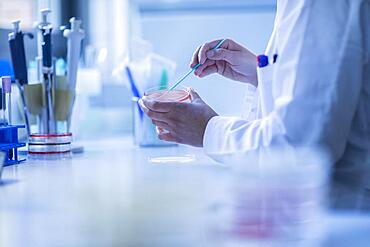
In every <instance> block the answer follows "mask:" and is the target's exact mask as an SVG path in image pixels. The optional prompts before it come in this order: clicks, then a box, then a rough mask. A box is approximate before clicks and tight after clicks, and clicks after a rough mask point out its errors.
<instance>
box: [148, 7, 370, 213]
mask: <svg viewBox="0 0 370 247" xmlns="http://www.w3.org/2000/svg"><path fill="white" fill-rule="evenodd" d="M245 31H246V32H247V30H245ZM218 42H219V40H215V41H211V42H208V43H205V44H203V45H201V46H200V47H199V48H198V49H197V50H196V51H195V54H194V56H193V59H192V63H191V67H193V66H195V65H196V64H197V63H198V62H200V63H201V64H202V65H201V66H200V67H199V68H197V69H196V70H195V75H197V76H199V77H205V76H207V75H210V74H213V73H218V74H220V75H222V76H224V77H227V78H230V79H232V80H235V81H240V82H245V83H246V87H247V92H246V93H247V97H246V98H247V99H249V101H248V102H247V104H246V106H245V108H246V109H245V110H246V111H247V113H248V114H247V116H246V117H244V118H241V117H222V116H218V114H217V113H216V112H215V111H214V110H213V109H212V108H211V107H210V106H208V105H207V104H206V103H205V102H203V100H202V99H201V98H200V96H199V95H198V94H197V93H196V92H195V91H192V92H191V97H192V102H191V103H175V102H172V103H171V102H157V101H150V100H147V99H144V100H143V104H144V105H145V108H146V109H145V111H146V113H147V114H148V116H149V117H150V118H152V120H153V123H154V124H155V125H157V126H159V127H161V128H163V129H166V130H168V133H161V134H160V135H159V138H160V139H162V140H167V141H172V142H177V143H184V144H189V145H193V146H197V147H203V148H204V150H205V152H206V153H207V154H208V155H209V156H211V157H212V158H214V159H215V160H217V161H220V162H222V163H226V164H227V163H232V162H233V159H235V157H237V158H238V159H241V158H242V157H243V154H248V153H249V152H251V151H253V150H255V149H257V148H259V147H269V146H270V145H272V144H274V145H276V144H277V145H292V146H315V145H317V146H322V147H324V148H325V149H326V150H328V151H329V154H330V157H331V159H332V163H333V169H332V174H331V180H332V181H331V184H332V186H331V188H332V189H331V203H332V206H334V207H337V208H357V209H361V210H366V209H367V210H369V209H370V1H369V0H351V1H345V0H337V1H332V0H297V1H288V0H278V1H277V14H276V19H275V25H274V30H273V33H272V35H271V38H270V41H269V44H268V46H267V49H266V51H265V55H267V56H268V58H269V61H270V63H269V65H268V66H266V67H262V68H257V58H256V55H255V54H253V53H252V52H251V51H249V50H248V49H246V48H244V47H243V46H242V45H240V44H238V43H236V42H235V41H233V40H227V41H226V42H225V43H224V44H223V45H222V46H221V48H220V49H218V50H212V48H213V47H214V46H215V45H216V44H217V43H218ZM274 57H275V59H276V62H275V63H273V60H274Z"/></svg>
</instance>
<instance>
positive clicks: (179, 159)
mask: <svg viewBox="0 0 370 247" xmlns="http://www.w3.org/2000/svg"><path fill="white" fill-rule="evenodd" d="M144 97H145V98H146V99H148V100H153V101H159V102H184V103H185V102H190V98H191V97H190V88H188V87H184V86H178V87H177V88H176V89H173V90H170V91H169V90H168V89H159V88H158V87H155V88H150V89H148V90H146V91H145V93H144ZM142 107H145V106H142ZM156 131H157V134H165V133H169V131H168V130H166V129H163V128H159V127H157V126H156ZM148 161H149V162H151V163H154V164H185V163H192V162H194V161H195V156H194V155H167V156H159V157H149V158H148Z"/></svg>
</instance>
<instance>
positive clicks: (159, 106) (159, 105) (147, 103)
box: [142, 96, 174, 112]
mask: <svg viewBox="0 0 370 247" xmlns="http://www.w3.org/2000/svg"><path fill="white" fill-rule="evenodd" d="M142 103H143V105H144V107H146V108H147V109H148V110H152V111H156V112H170V111H171V110H172V109H173V107H174V103H173V102H162V101H155V100H149V99H147V98H146V97H145V96H144V97H143V98H142Z"/></svg>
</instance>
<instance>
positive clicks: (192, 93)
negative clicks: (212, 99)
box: [190, 88, 203, 102]
mask: <svg viewBox="0 0 370 247" xmlns="http://www.w3.org/2000/svg"><path fill="white" fill-rule="evenodd" d="M190 98H191V102H197V101H201V102H203V100H202V98H201V97H200V96H199V94H198V93H197V92H195V90H194V89H193V88H191V89H190Z"/></svg>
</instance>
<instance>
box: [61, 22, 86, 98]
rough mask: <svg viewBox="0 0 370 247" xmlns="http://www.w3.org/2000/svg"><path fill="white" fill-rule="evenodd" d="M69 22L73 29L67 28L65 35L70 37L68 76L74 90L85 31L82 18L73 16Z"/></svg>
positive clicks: (70, 86) (71, 88) (70, 85)
mask: <svg viewBox="0 0 370 247" xmlns="http://www.w3.org/2000/svg"><path fill="white" fill-rule="evenodd" d="M69 22H70V23H71V29H65V30H64V32H63V36H64V37H65V38H67V39H68V53H67V78H68V80H67V81H68V84H69V88H70V90H72V91H74V90H75V88H76V78H77V69H78V61H79V58H80V54H81V41H82V40H83V39H84V37H85V33H84V31H83V30H82V29H80V26H81V20H77V19H76V18H75V17H72V18H71V19H70V20H69Z"/></svg>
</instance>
